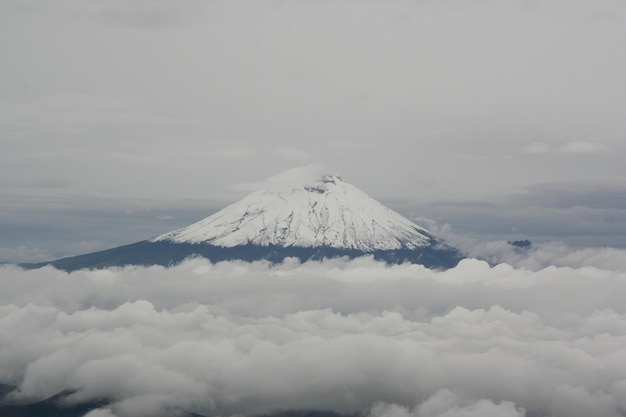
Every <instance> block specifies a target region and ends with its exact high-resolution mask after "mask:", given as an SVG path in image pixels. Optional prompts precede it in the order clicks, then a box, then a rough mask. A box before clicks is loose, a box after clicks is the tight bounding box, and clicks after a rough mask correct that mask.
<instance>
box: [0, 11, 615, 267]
mask: <svg viewBox="0 0 626 417" xmlns="http://www.w3.org/2000/svg"><path fill="white" fill-rule="evenodd" d="M625 21H626V3H625V2H624V1H618V0H598V1H593V2H591V1H587V0H585V1H582V0H567V1H566V0H554V1H550V2H545V1H531V0H519V1H502V0H473V1H464V2H455V1H447V0H437V1H434V0H430V1H427V0H424V1H420V0H415V1H403V0H393V1H382V0H379V1H377V0H366V1H361V2H356V1H351V0H336V1H333V0H329V1H304V0H303V1H279V0H276V1H270V0H255V1H240V0H233V1H227V2H226V1H199V0H187V1H179V2H173V1H165V0H150V1H149V0H125V1H118V0H111V1H107V2H98V1H89V0H59V1H55V2H53V3H50V2H43V1H38V0H37V1H35V0H19V1H17V0H16V1H13V0H0V60H1V62H2V65H0V145H1V149H2V152H1V153H0V196H1V197H2V198H0V235H1V237H0V260H1V259H6V260H12V259H18V258H19V259H33V260H34V259H40V258H42V257H46V256H57V255H67V254H75V253H81V252H84V251H89V250H92V249H100V248H104V247H108V246H111V245H116V244H123V243H130V242H132V241H136V240H141V239H143V238H146V237H149V236H153V235H155V234H158V233H160V232H163V231H166V230H169V229H171V228H175V227H179V226H182V225H185V224H188V223H189V222H191V221H195V220H198V219H199V218H202V217H204V216H205V215H208V214H210V213H211V212H212V211H214V210H216V209H218V208H220V207H222V206H223V205H224V204H225V203H227V202H230V201H233V200H235V199H237V198H239V197H241V196H243V194H244V192H243V191H242V188H243V187H241V184H245V183H250V182H254V181H258V180H261V179H263V178H266V177H268V176H271V175H274V174H276V173H277V172H280V171H283V170H286V169H288V168H292V167H294V166H300V165H308V164H323V165H325V166H327V167H330V168H331V169H332V171H333V172H334V173H337V174H339V175H342V176H343V177H344V178H345V179H346V180H347V181H349V182H351V183H353V184H354V185H356V186H357V187H359V188H361V189H363V190H364V191H366V192H367V193H369V194H370V195H372V196H373V197H375V198H378V199H380V200H382V201H383V202H386V203H387V204H389V205H390V206H392V207H393V208H395V209H397V210H398V211H401V212H403V213H404V214H409V215H412V216H413V217H428V218H431V219H434V220H436V221H438V222H442V223H450V224H452V226H453V228H455V229H456V230H458V231H459V232H462V233H470V234H475V235H480V236H484V237H485V238H504V239H507V238H509V237H511V238H517V237H518V236H519V237H531V238H538V239H544V240H549V239H553V238H554V239H561V240H565V241H568V243H572V244H576V245H580V244H584V243H585V242H586V243H591V244H592V245H612V246H620V247H626V239H625V238H623V236H624V235H625V234H626V230H624V226H620V225H624V224H626V201H624V198H623V197H621V196H623V195H626V194H625V193H626V168H625V167H624V163H623V161H624V159H625V158H626V118H625V117H624V115H625V114H626V82H625V81H624V74H626V54H624V52H623V46H624V45H625V44H626V24H624V22H625Z"/></svg>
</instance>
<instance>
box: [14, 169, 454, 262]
mask: <svg viewBox="0 0 626 417" xmlns="http://www.w3.org/2000/svg"><path fill="white" fill-rule="evenodd" d="M366 255H369V256H373V257H374V258H375V259H378V260H381V261H384V262H388V263H402V262H411V263H418V264H422V265H424V266H426V267H429V268H450V267H453V266H456V264H457V263H458V261H459V260H460V259H461V255H460V254H459V252H458V251H457V250H456V249H454V248H451V247H449V246H446V245H445V244H443V243H442V242H439V241H437V240H436V239H435V237H434V236H433V235H431V234H430V233H429V232H428V231H427V230H426V229H424V228H423V227H421V226H418V225H417V224H415V223H413V222H412V221H410V220H408V219H407V218H405V217H403V216H401V215H400V214H398V213H396V212H395V211H393V210H391V209H389V208H387V207H385V206H384V205H382V204H381V203H379V202H378V201H376V200H374V199H373V198H371V197H369V196H368V195H367V194H365V193H364V192H362V191H361V190H359V189H358V188H356V187H354V186H353V185H351V184H349V183H347V182H345V181H343V180H342V179H341V178H340V177H338V176H334V175H323V176H320V177H318V178H316V179H314V180H310V181H306V182H304V183H302V184H298V185H295V186H292V187H289V188H287V189H283V190H262V191H256V192H253V193H252V194H250V195H248V196H246V197H244V198H243V199H241V200H239V201H237V202H235V203H233V204H231V205H229V206H227V207H225V208H223V209H222V210H220V211H218V212H217V213H215V214H213V215H211V216H209V217H207V218H205V219H203V220H200V221H199V222H196V223H194V224H192V225H189V226H187V227H184V228H181V229H178V230H174V231H171V232H168V233H164V234H161V235H158V236H156V237H153V238H151V239H148V240H145V241H141V242H137V243H134V244H130V245H125V246H120V247H117V248H113V249H108V250H104V251H100V252H94V253H90V254H86V255H80V256H74V257H70V258H63V259H59V260H56V261H52V262H47V263H38V264H23V266H24V267H27V268H36V267H41V266H44V265H52V266H55V267H56V268H59V269H63V270H66V271H73V270H77V269H82V268H107V267H111V266H124V265H163V266H171V265H175V264H177V263H180V262H181V261H183V260H184V259H186V258H188V257H190V256H202V257H205V258H207V259H209V260H210V261H212V262H219V261H225V260H243V261H256V260H268V261H270V262H282V261H283V260H284V259H286V258H289V257H294V258H298V259H299V260H300V261H303V262H304V261H307V260H317V259H324V258H336V257H348V258H356V257H360V256H366Z"/></svg>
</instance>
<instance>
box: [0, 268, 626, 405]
mask: <svg viewBox="0 0 626 417" xmlns="http://www.w3.org/2000/svg"><path fill="white" fill-rule="evenodd" d="M601 264H602V262H600V261H599V262H598V266H597V267H583V268H572V267H569V266H563V267H554V266H553V267H548V268H545V269H538V270H537V271H534V272H533V271H531V270H529V269H516V268H513V267H511V266H509V265H506V264H501V265H498V266H496V267H490V266H488V265H487V264H486V263H485V262H482V261H477V260H466V261H463V262H461V263H460V264H459V266H458V267H457V268H455V269H451V270H448V271H443V272H436V271H431V270H428V269H425V268H423V267H421V266H419V265H399V266H392V267H389V266H385V265H383V264H380V263H376V262H374V261H373V260H371V259H360V260H355V261H344V260H335V261H328V262H321V263H319V262H311V263H305V264H302V265H300V264H298V263H296V262H287V263H285V264H283V265H279V266H276V267H272V266H269V265H268V264H266V263H253V264H243V263H236V262H231V263H220V264H215V265H213V264H210V263H208V262H206V261H204V260H190V261H188V262H186V263H184V264H183V265H181V266H178V267H175V268H170V269H164V268H160V267H151V268H126V269H112V270H102V271H80V272H75V273H72V274H66V273H63V272H60V271H57V270H55V269H52V268H44V269H40V270H34V271H23V270H20V269H17V268H14V267H7V266H5V267H2V268H0V287H1V288H2V289H3V291H2V292H1V293H0V339H1V340H3V343H2V350H0V382H3V383H11V384H15V385H19V391H17V392H15V393H14V394H13V395H12V396H11V400H12V401H17V400H23V401H25V400H33V399H42V398H46V397H49V396H51V395H53V394H56V393H58V392H60V391H63V390H72V391H75V393H74V394H72V395H71V396H70V397H69V398H68V399H67V400H66V401H68V402H70V403H76V402H82V401H86V400H89V399H96V398H103V397H104V398H108V399H111V400H112V401H113V403H112V404H111V405H110V406H109V407H107V408H106V409H100V410H96V411H93V412H91V413H90V414H89V417H96V416H105V415H106V416H120V417H131V416H133V417H134V416H148V415H150V416H155V415H172V414H175V412H176V410H187V411H194V412H197V413H200V414H211V415H234V414H253V413H261V412H269V411H273V410H278V409H294V408H296V409H331V410H335V411H355V410H358V411H363V412H368V413H370V414H371V415H372V416H373V417H434V416H446V417H451V416H456V417H460V416H479V415H480V416H483V417H484V416H491V415H493V416H512V417H513V416H515V417H518V416H525V415H540V416H555V417H561V416H562V417H577V416H589V415H594V416H598V417H604V416H606V417H614V416H617V415H619V414H620V413H621V412H623V410H626V402H625V401H624V398H626V367H625V366H624V363H626V338H625V336H624V334H626V307H625V306H624V303H623V297H622V295H623V294H624V293H626V273H624V272H623V269H622V270H619V269H613V270H611V269H610V268H608V269H604V268H602V267H601V266H602V265H601Z"/></svg>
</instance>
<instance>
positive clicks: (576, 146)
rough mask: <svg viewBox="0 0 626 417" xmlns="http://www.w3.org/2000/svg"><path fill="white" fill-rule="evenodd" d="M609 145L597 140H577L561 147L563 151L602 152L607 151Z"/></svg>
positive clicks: (560, 149)
mask: <svg viewBox="0 0 626 417" xmlns="http://www.w3.org/2000/svg"><path fill="white" fill-rule="evenodd" d="M608 150H609V148H608V147H606V146H605V145H602V144H601V143H597V142H587V141H576V142H568V143H565V144H563V145H562V146H560V147H559V149H558V151H559V152H561V153H581V154H585V153H600V152H607V151H608Z"/></svg>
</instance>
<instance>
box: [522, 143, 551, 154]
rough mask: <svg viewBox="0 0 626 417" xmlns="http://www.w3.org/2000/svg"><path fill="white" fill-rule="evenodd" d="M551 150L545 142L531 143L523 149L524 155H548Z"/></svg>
mask: <svg viewBox="0 0 626 417" xmlns="http://www.w3.org/2000/svg"><path fill="white" fill-rule="evenodd" d="M551 150H552V146H551V145H550V144H549V143H545V142H533V143H531V144H530V145H528V146H526V147H525V148H524V153H536V154H541V153H549V152H550V151H551Z"/></svg>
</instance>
